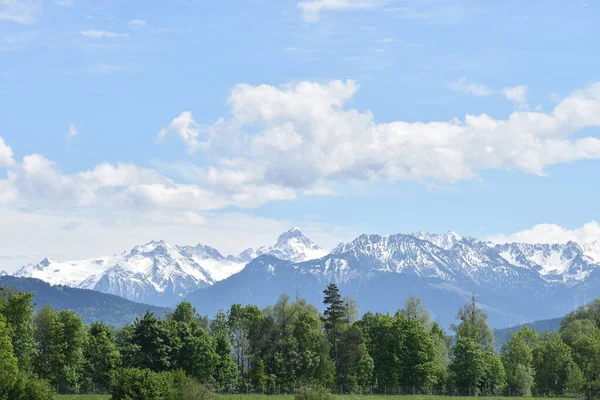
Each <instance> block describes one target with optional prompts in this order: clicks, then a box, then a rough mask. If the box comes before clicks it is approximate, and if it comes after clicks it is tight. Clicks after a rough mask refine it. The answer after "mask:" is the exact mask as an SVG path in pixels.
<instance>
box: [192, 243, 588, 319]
mask: <svg viewBox="0 0 600 400" xmlns="http://www.w3.org/2000/svg"><path fill="white" fill-rule="evenodd" d="M598 248H600V245H598V244H593V245H582V246H580V245H578V244H576V243H573V242H570V243H567V244H558V245H529V244H520V243H511V244H503V245H496V244H493V243H490V242H485V241H481V240H478V239H474V238H462V237H460V236H459V235H458V234H456V233H454V232H447V233H446V234H442V235H432V234H426V233H422V232H421V233H416V234H395V235H389V236H380V235H361V236H359V237H358V238H356V239H355V240H353V241H351V242H349V243H347V244H344V245H340V246H337V247H336V248H335V249H334V250H333V251H332V252H331V253H330V254H328V255H326V256H324V257H320V258H314V259H312V260H306V261H302V262H290V261H284V260H278V258H274V257H272V255H271V254H265V255H262V256H259V257H258V258H256V259H254V260H253V261H252V262H251V263H249V264H248V265H247V266H246V267H245V268H244V269H243V270H242V271H241V272H239V273H238V274H236V275H233V276H232V277H230V278H228V279H225V280H223V281H221V282H217V283H216V284H214V285H212V286H211V287H209V288H207V289H204V290H199V291H195V292H194V293H192V294H191V295H190V296H188V300H190V301H192V303H193V304H194V306H195V307H196V308H197V309H198V310H199V311H201V312H202V313H206V314H209V315H212V314H213V313H214V312H216V311H217V309H218V308H223V307H228V306H229V305H230V304H231V303H232V302H240V303H252V304H257V305H258V306H259V307H263V306H267V305H269V304H273V303H274V302H275V301H276V300H277V297H278V296H279V295H280V294H281V293H287V294H294V293H295V294H297V295H300V296H302V297H305V298H307V300H309V301H312V302H314V303H315V304H319V303H320V301H321V296H322V294H321V291H322V289H323V287H325V286H326V285H327V284H328V283H330V282H335V283H337V284H338V285H339V287H340V290H341V291H342V292H343V293H344V294H345V295H350V296H352V297H354V298H355V299H356V300H357V301H358V304H359V305H360V307H361V309H362V310H370V311H374V312H375V311H380V312H395V311H396V310H397V308H398V307H400V306H401V305H402V303H403V302H404V301H405V299H406V298H407V297H408V296H409V295H417V296H420V297H422V298H423V301H424V304H425V305H426V306H428V307H429V308H430V311H431V312H432V314H433V315H434V316H435V317H436V319H437V320H438V321H440V322H441V323H443V324H444V325H446V324H447V325H449V324H450V323H451V322H453V320H454V316H455V315H456V310H457V309H458V308H459V307H460V306H462V305H463V304H464V303H465V302H466V301H468V298H469V297H470V296H471V294H473V293H475V294H478V295H479V301H480V302H481V305H482V306H483V307H484V308H485V309H486V312H488V313H489V314H490V321H491V322H492V324H494V325H495V326H508V325H514V324H518V323H523V322H526V321H529V320H536V319H543V318H552V317H554V316H557V315H562V314H564V313H565V312H568V311H570V310H572V309H573V308H575V307H577V306H579V305H581V304H583V303H585V302H587V301H590V300H591V299H593V298H595V297H597V296H599V295H600V264H599V263H598V262H597V261H596V260H597V259H598V258H597V254H598V253H595V252H596V251H597V249H598Z"/></svg>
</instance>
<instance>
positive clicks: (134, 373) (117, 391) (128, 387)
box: [110, 368, 178, 400]
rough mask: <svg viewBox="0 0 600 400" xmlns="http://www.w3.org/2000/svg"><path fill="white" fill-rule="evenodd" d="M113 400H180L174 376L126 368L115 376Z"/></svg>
mask: <svg viewBox="0 0 600 400" xmlns="http://www.w3.org/2000/svg"><path fill="white" fill-rule="evenodd" d="M110 393H111V395H112V400H178V399H177V397H176V392H175V387H174V385H173V374H170V373H158V372H153V371H150V370H149V369H138V368H125V369H120V370H118V371H117V372H116V373H115V374H114V375H113V381H112V384H111V391H110Z"/></svg>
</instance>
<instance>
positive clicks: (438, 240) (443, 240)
mask: <svg viewBox="0 0 600 400" xmlns="http://www.w3.org/2000/svg"><path fill="white" fill-rule="evenodd" d="M408 235H410V236H414V237H416V238H417V239H421V240H426V241H428V242H431V243H433V244H435V245H436V246H438V247H441V248H442V249H444V250H450V249H451V248H452V246H454V244H455V243H456V242H458V241H459V240H461V239H462V236H460V235H459V234H458V233H456V232H453V231H448V232H446V233H441V234H435V233H427V232H423V231H419V232H415V233H409V234H408Z"/></svg>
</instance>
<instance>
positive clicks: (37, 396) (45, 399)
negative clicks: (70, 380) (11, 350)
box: [8, 372, 54, 400]
mask: <svg viewBox="0 0 600 400" xmlns="http://www.w3.org/2000/svg"><path fill="white" fill-rule="evenodd" d="M8 398H9V399H11V400H53V399H54V390H53V389H52V387H50V384H49V383H48V382H47V381H45V380H43V379H40V378H38V377H37V376H35V375H28V374H25V373H22V372H20V373H19V374H18V375H17V380H16V382H15V384H14V386H13V387H12V389H11V390H10V392H9V394H8Z"/></svg>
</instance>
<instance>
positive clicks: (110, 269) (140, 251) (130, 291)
mask: <svg viewBox="0 0 600 400" xmlns="http://www.w3.org/2000/svg"><path fill="white" fill-rule="evenodd" d="M261 254H272V255H275V256H276V257H278V258H280V259H286V260H290V261H303V260H309V259H313V258H316V257H322V256H324V255H325V254H326V252H325V251H324V250H322V249H321V248H320V247H318V246H317V245H316V244H314V243H313V242H312V241H311V240H310V239H308V238H307V237H306V236H304V235H303V234H302V232H300V230H298V229H297V228H294V229H291V230H289V231H287V232H285V233H283V234H281V236H279V238H278V240H277V243H276V244H275V245H274V246H271V247H266V246H265V247H261V248H259V249H258V250H252V249H248V250H246V251H244V252H242V253H240V254H239V255H237V256H227V257H225V256H223V255H222V254H221V253H220V252H219V251H218V250H217V249H215V248H213V247H210V246H207V245H202V244H198V245H196V246H175V245H170V244H168V243H166V242H164V241H162V240H161V241H152V242H149V243H146V244H144V245H140V246H136V247H134V248H133V249H132V250H130V251H126V252H123V253H122V254H120V255H113V256H107V257H100V258H97V259H88V260H76V261H66V262H59V261H56V260H52V259H48V258H45V259H44V260H42V261H41V262H40V263H38V264H28V265H25V266H23V267H22V268H21V269H19V270H18V271H16V272H15V273H14V274H13V275H14V276H17V277H31V278H38V279H41V280H43V281H46V282H48V283H51V284H53V285H67V286H72V287H77V288H83V289H93V290H97V291H100V292H104V293H110V294H114V295H117V296H122V297H125V298H127V299H129V300H134V301H141V302H145V303H149V304H156V305H167V306H171V305H174V304H175V303H177V302H178V301H180V300H181V299H182V298H183V297H184V296H185V295H187V294H188V293H191V292H193V291H194V290H197V289H201V288H205V287H207V286H210V285H212V284H214V283H215V282H218V281H220V280H223V279H226V278H227V277H229V276H231V275H232V274H235V273H236V272H239V271H240V270H241V269H242V268H243V267H244V265H246V264H247V263H248V262H249V261H251V260H252V259H253V258H256V256H258V255H261Z"/></svg>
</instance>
